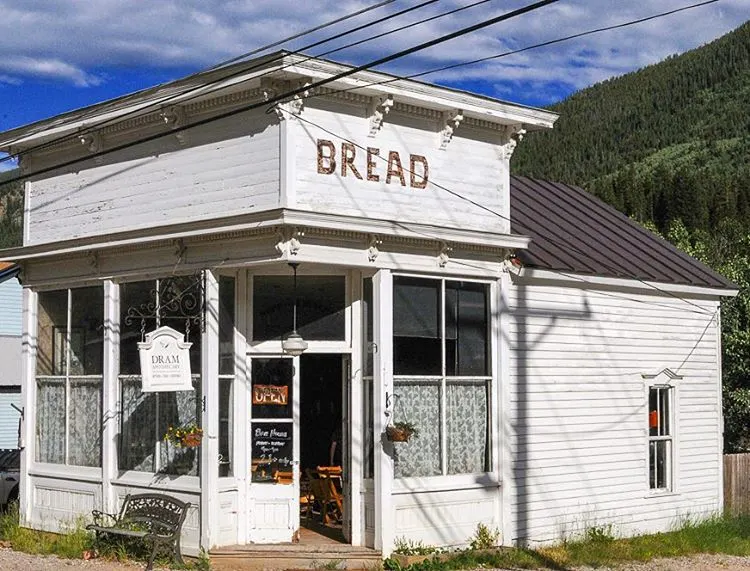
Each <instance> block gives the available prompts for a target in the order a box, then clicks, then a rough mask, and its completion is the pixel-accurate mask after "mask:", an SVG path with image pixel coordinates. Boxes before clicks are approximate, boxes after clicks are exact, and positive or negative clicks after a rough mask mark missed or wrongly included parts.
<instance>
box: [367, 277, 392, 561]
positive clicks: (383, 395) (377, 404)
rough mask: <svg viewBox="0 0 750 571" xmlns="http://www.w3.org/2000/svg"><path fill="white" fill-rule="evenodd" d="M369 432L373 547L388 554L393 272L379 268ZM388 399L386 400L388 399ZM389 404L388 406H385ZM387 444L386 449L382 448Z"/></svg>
mask: <svg viewBox="0 0 750 571" xmlns="http://www.w3.org/2000/svg"><path fill="white" fill-rule="evenodd" d="M372 289H373V339H374V342H375V344H376V347H377V350H376V352H375V354H374V355H373V383H374V384H373V397H374V398H373V433H374V439H375V452H374V464H375V549H380V550H381V551H382V553H383V556H384V557H387V556H388V555H390V553H391V551H392V549H393V542H394V539H395V537H394V528H395V521H394V516H395V513H394V509H393V503H392V500H391V493H392V488H393V460H392V454H393V450H392V448H391V447H392V446H393V445H392V444H390V443H388V441H387V440H385V439H383V438H382V437H381V435H382V434H383V432H384V431H385V427H386V425H387V423H388V419H389V418H390V417H391V415H392V414H393V359H392V356H393V275H392V274H391V272H390V271H388V270H380V271H379V272H377V273H376V274H375V276H374V277H373V284H372ZM389 401H390V402H389ZM389 404H390V406H388V405H389ZM386 447H388V448H386Z"/></svg>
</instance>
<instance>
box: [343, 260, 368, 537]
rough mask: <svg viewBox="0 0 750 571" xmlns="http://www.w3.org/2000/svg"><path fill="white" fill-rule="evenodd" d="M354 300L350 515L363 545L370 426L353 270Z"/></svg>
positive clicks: (358, 282) (358, 280) (357, 277)
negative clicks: (366, 414) (365, 408)
mask: <svg viewBox="0 0 750 571" xmlns="http://www.w3.org/2000/svg"><path fill="white" fill-rule="evenodd" d="M348 283H349V287H348V290H349V291H350V296H349V297H350V299H351V303H350V304H349V307H350V310H351V336H350V339H351V347H352V352H351V356H350V358H349V359H350V367H349V370H350V375H349V406H348V408H349V423H348V424H349V426H348V427H347V430H348V432H349V437H348V439H347V442H348V445H349V458H350V465H349V469H348V479H349V490H348V498H347V499H348V504H349V506H350V507H349V508H347V509H348V516H349V521H350V524H349V525H350V529H351V544H352V545H355V546H361V545H364V544H365V534H364V525H363V518H362V512H363V509H364V508H363V506H364V504H363V502H362V478H363V467H364V456H363V442H362V435H364V434H365V431H366V428H365V425H364V418H363V416H362V403H363V381H362V368H363V362H362V359H363V348H364V341H363V339H362V311H363V304H362V276H361V272H358V271H352V272H350V273H349V277H348Z"/></svg>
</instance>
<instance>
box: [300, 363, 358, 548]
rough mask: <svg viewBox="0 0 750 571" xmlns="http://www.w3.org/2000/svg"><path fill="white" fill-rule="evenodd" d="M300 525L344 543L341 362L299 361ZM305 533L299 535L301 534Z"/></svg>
mask: <svg viewBox="0 0 750 571" xmlns="http://www.w3.org/2000/svg"><path fill="white" fill-rule="evenodd" d="M299 366H300V371H299V372H300V477H301V479H300V493H301V495H302V497H303V500H306V501H301V502H300V509H301V513H300V523H301V525H302V527H303V528H305V530H306V531H307V533H314V534H319V535H321V536H324V537H326V538H328V539H330V540H335V541H340V542H345V538H344V533H343V524H344V521H343V520H344V517H345V512H346V510H345V509H344V505H343V503H344V489H343V482H344V480H345V478H344V470H345V469H346V466H345V464H346V463H345V459H346V458H347V457H348V455H347V453H346V452H347V451H346V450H345V448H344V447H345V442H344V438H343V431H342V419H343V410H344V408H343V398H342V397H343V358H342V356H341V355H339V354H307V355H303V356H301V357H300V365H299ZM303 533H304V531H303Z"/></svg>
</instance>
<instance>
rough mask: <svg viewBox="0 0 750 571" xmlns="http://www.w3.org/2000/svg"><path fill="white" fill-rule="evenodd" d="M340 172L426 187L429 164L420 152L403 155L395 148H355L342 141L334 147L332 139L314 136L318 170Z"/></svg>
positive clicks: (360, 178)
mask: <svg viewBox="0 0 750 571" xmlns="http://www.w3.org/2000/svg"><path fill="white" fill-rule="evenodd" d="M337 172H338V173H340V174H341V176H342V177H347V176H353V177H354V178H357V179H359V180H368V181H370V182H381V181H383V182H385V184H400V185H401V186H407V180H408V186H409V187H410V188H416V189H423V188H427V182H428V181H429V178H430V165H429V164H428V163H427V158H426V157H423V156H422V155H412V154H410V155H409V156H408V157H406V156H404V157H403V158H402V157H401V155H400V154H399V153H398V151H387V153H386V152H385V151H384V152H382V154H381V151H380V149H378V148H375V147H367V150H366V151H365V150H363V149H361V148H360V149H358V148H357V147H356V146H355V145H354V144H353V143H348V142H342V143H341V148H340V149H337V147H336V145H335V144H334V143H333V141H327V140H325V139H318V174H335V173H337Z"/></svg>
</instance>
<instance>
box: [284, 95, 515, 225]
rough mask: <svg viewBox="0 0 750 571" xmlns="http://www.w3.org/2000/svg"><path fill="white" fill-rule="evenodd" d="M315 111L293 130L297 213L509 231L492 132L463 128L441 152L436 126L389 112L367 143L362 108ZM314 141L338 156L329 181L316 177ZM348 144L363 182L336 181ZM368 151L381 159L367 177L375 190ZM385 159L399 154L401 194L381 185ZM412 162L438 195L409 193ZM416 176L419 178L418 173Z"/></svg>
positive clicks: (503, 177)
mask: <svg viewBox="0 0 750 571" xmlns="http://www.w3.org/2000/svg"><path fill="white" fill-rule="evenodd" d="M315 105H316V106H317V107H307V108H305V110H304V111H303V118H304V120H301V121H299V122H298V125H296V126H295V133H294V140H295V142H296V164H295V168H296V181H297V184H296V189H295V192H296V204H297V207H298V208H300V209H306V210H312V211H315V212H326V213H334V214H344V215H349V216H361V217H363V218H372V219H382V220H393V221H398V222H402V223H409V222H412V223H423V224H432V225H435V226H448V227H451V228H464V229H471V230H484V231H490V232H497V233H504V232H508V231H509V224H508V219H507V217H508V215H509V208H508V204H507V201H508V200H507V197H508V196H509V195H508V184H509V178H508V171H507V168H508V162H507V161H504V160H501V159H500V158H499V155H498V147H497V143H499V142H500V135H499V134H498V133H497V132H492V131H486V130H483V129H479V128H475V127H469V126H466V127H465V126H463V125H462V126H460V127H459V128H458V129H457V130H456V132H455V136H454V138H453V140H452V141H451V142H450V143H448V145H447V148H446V149H445V150H441V149H440V143H439V141H440V135H439V128H438V127H439V125H440V122H439V120H438V119H437V118H431V117H419V116H414V115H406V114H401V113H399V112H398V111H391V112H390V113H389V114H388V115H387V116H386V119H385V121H384V122H383V124H382V127H381V129H380V131H379V132H378V133H377V134H376V135H375V136H374V137H370V136H368V133H369V125H370V120H369V117H368V116H367V113H366V110H365V108H364V107H363V106H361V107H358V106H355V105H346V104H342V103H336V104H335V105H329V106H326V104H325V102H316V103H315ZM307 121H309V122H307ZM313 123H314V125H313ZM318 140H326V141H330V142H332V143H333V145H334V147H335V149H336V169H335V171H334V172H333V173H331V174H321V173H319V172H318V163H317V156H318V152H317V142H318ZM346 141H351V142H352V143H355V144H356V145H357V147H356V148H355V157H354V159H353V161H352V162H353V164H354V166H355V167H356V169H357V172H358V173H359V175H360V176H361V177H362V180H360V179H358V178H357V177H356V176H355V175H354V174H353V173H352V172H351V169H350V168H348V167H347V169H346V170H347V174H346V176H342V168H343V167H342V160H341V154H342V150H341V145H342V143H343V142H346ZM368 147H372V148H377V149H379V157H374V158H373V159H372V164H373V168H372V174H373V175H376V176H378V177H379V180H378V181H377V182H375V181H372V180H368V178H367V153H366V151H365V150H364V149H365V148H368ZM391 151H394V152H397V153H398V155H399V157H400V161H401V165H402V166H403V168H404V178H405V181H404V182H405V185H403V186H402V184H401V183H400V181H399V178H398V177H397V176H392V177H391V181H390V184H389V183H386V179H387V171H388V162H387V159H388V157H389V152H391ZM410 155H420V156H423V157H424V158H425V159H426V160H427V162H428V164H429V180H430V181H433V182H435V183H438V184H439V185H441V186H442V187H444V189H441V188H438V187H437V186H435V185H434V184H428V185H427V188H424V189H419V188H413V187H412V186H411V181H410V174H409V167H410ZM414 170H415V172H417V173H418V174H419V173H421V172H422V167H421V165H417V167H416V168H415V169H414ZM417 182H419V179H418V181H417ZM445 189H448V190H445ZM449 191H450V192H449ZM451 192H453V193H458V194H460V195H462V196H463V197H465V198H466V199H463V198H459V197H457V196H455V195H454V194H451ZM472 201H473V202H474V203H476V204H481V205H482V207H479V206H477V205H476V204H472ZM493 212H496V213H498V214H499V216H498V215H496V214H494V213H493Z"/></svg>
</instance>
